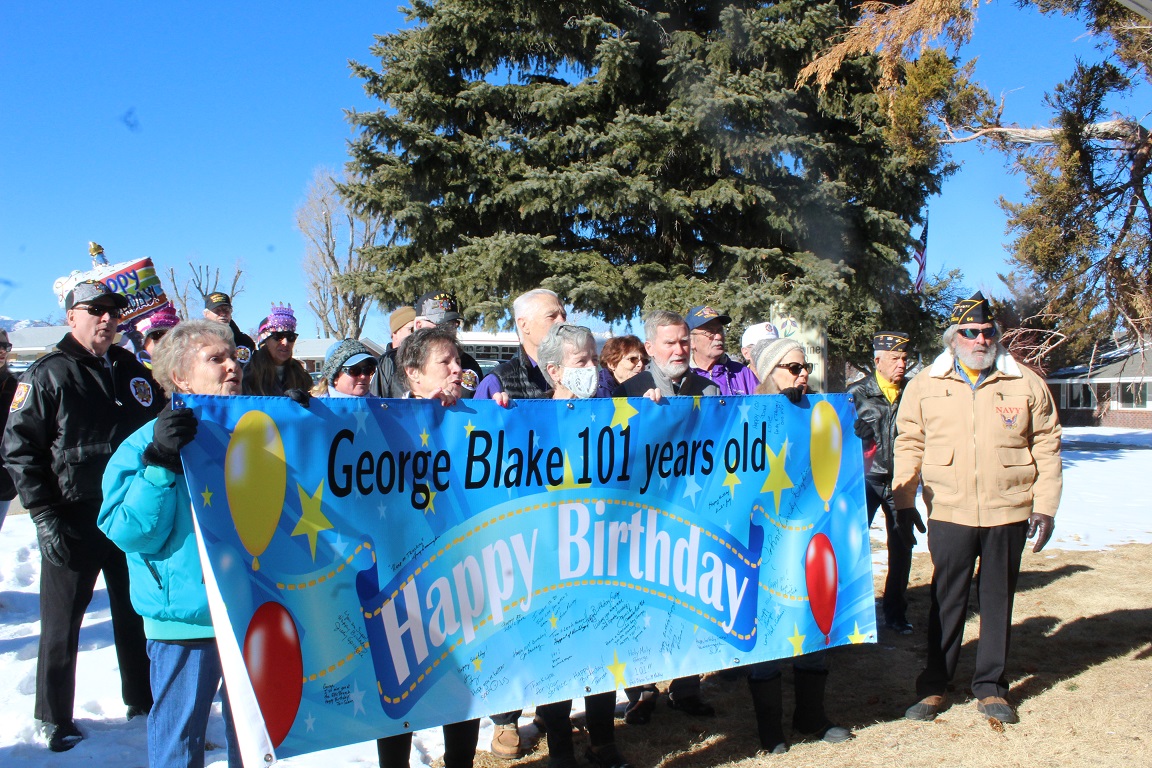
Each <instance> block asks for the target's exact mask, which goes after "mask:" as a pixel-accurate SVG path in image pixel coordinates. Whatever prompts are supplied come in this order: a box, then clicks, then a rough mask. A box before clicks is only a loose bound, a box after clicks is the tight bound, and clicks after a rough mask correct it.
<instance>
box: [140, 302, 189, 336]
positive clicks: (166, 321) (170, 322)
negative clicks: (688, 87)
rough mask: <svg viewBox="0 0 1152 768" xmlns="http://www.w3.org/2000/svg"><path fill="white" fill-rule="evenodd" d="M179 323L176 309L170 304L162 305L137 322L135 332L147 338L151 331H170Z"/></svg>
mask: <svg viewBox="0 0 1152 768" xmlns="http://www.w3.org/2000/svg"><path fill="white" fill-rule="evenodd" d="M179 322H180V316H179V315H177V314H176V307H174V306H172V305H171V304H163V305H161V306H160V308H159V309H157V310H156V311H155V312H153V313H151V314H150V315H148V316H147V317H145V318H144V319H142V320H138V321H137V322H136V330H137V331H138V332H139V333H140V335H141V336H144V337H147V336H148V334H150V333H152V332H153V331H167V330H171V329H172V328H175V327H176V325H177V323H179Z"/></svg>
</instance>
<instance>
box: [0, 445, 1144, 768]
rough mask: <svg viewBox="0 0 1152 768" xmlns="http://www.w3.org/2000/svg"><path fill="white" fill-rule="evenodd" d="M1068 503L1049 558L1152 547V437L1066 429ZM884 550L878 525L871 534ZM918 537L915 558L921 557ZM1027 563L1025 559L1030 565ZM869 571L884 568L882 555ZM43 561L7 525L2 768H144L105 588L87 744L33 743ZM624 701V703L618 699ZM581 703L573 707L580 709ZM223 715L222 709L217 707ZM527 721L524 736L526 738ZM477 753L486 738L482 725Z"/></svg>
mask: <svg viewBox="0 0 1152 768" xmlns="http://www.w3.org/2000/svg"><path fill="white" fill-rule="evenodd" d="M1064 434H1065V441H1064V495H1063V498H1062V500H1061V504H1060V512H1059V514H1058V515H1057V518H1056V533H1055V535H1054V536H1053V538H1052V542H1051V543H1050V544H1049V545H1048V546H1049V547H1050V548H1062V549H1105V548H1108V547H1112V546H1115V545H1119V544H1126V543H1130V542H1143V543H1147V542H1152V515H1149V514H1148V511H1147V510H1148V503H1147V501H1146V498H1147V495H1146V491H1145V487H1144V485H1143V483H1144V482H1145V481H1146V479H1147V478H1149V477H1152V431H1150V430H1131V429H1128V430H1125V429H1116V428H1070V429H1066V430H1065V431H1064ZM871 535H872V537H873V538H874V539H879V540H881V541H882V540H883V537H884V531H883V518H882V516H881V517H879V518H878V519H877V520H876V521H875V523H874V525H873V528H872V531H871ZM923 538H924V537H922V536H921V537H920V539H921V542H920V544H918V545H917V551H926V547H925V543H924V541H923ZM1028 556H1031V555H1030V553H1029V554H1027V555H1026V558H1027V557H1028ZM875 562H876V564H877V566H878V567H883V565H884V562H885V555H884V550H883V548H882V547H881V548H880V549H879V550H877V552H876V557H875ZM39 577H40V553H39V551H38V549H37V545H36V532H35V528H34V526H33V525H32V522H31V521H30V520H29V519H28V516H27V515H15V516H11V517H9V518H8V520H7V521H6V522H5V523H4V528H3V530H0V680H3V681H4V684H3V685H0V766H9V765H11V766H17V765H18V766H22V767H23V768H56V767H57V766H74V765H102V766H122V767H123V768H135V767H137V766H138V767H139V768H144V767H145V766H146V765H147V762H148V758H147V752H146V744H147V730H146V724H145V722H143V718H138V719H136V720H133V721H132V722H130V723H129V722H127V721H126V720H125V718H124V705H123V703H122V701H121V699H120V695H119V690H120V679H119V675H118V674H117V671H116V656H115V652H114V649H113V646H112V624H111V619H110V618H109V613H108V601H107V598H106V596H105V594H104V591H103V584H102V583H101V584H99V585H97V593H96V597H95V598H94V599H93V601H92V605H91V607H90V609H89V613H88V614H87V616H86V617H85V621H84V628H83V630H82V631H81V633H80V663H79V669H78V672H77V683H76V710H75V712H76V715H75V716H76V722H77V724H78V725H79V727H80V729H81V730H82V731H84V733H85V734H87V738H86V739H85V740H84V741H83V742H81V743H80V744H79V745H78V746H77V747H76V748H75V749H73V750H72V751H71V752H66V753H63V754H59V755H57V754H53V753H52V752H49V751H48V750H47V748H46V747H45V746H44V743H43V741H42V740H40V739H39V738H38V737H37V735H36V727H35V726H36V722H35V720H34V719H33V718H32V707H33V693H34V692H35V688H36V643H37V637H38V635H39V631H40V624H39V620H40V608H39V596H38V591H37V590H38V584H39ZM622 696H623V694H622V693H621V698H622ZM580 704H581V702H576V709H577V710H579V709H580ZM217 706H219V705H217ZM530 722H531V721H530V719H528V718H523V719H522V720H521V724H522V725H526V726H527V728H525V729H524V730H525V731H526V732H527V733H531V732H532V727H531V725H529V723H530ZM482 724H483V727H482V730H481V733H480V748H481V749H486V748H487V746H488V744H489V742H490V741H491V738H492V723H491V722H490V721H489V720H487V719H485V720H483V721H482ZM208 735H209V740H210V741H211V742H214V743H216V744H223V741H224V728H223V721H222V720H221V719H220V717H219V712H217V713H216V715H215V716H214V717H213V721H212V724H211V726H210V728H209V734H208ZM442 753H443V742H442V739H441V735H440V730H439V729H433V730H431V731H425V732H421V733H419V734H417V736H416V740H415V746H414V749H413V754H412V763H413V766H415V767H416V768H419V766H421V765H427V764H430V763H431V762H432V761H433V760H434V759H436V758H438V757H439V756H440V755H441V754H442ZM226 764H227V763H226V760H225V759H224V753H223V749H222V748H221V749H217V750H215V751H212V752H210V753H209V756H208V765H210V766H215V767H216V768H223V766H225V765H226ZM376 764H377V759H376V745H375V742H373V741H367V742H365V743H363V744H355V745H351V746H347V747H341V748H339V749H334V750H328V751H326V752H319V753H314V754H311V755H305V756H301V757H296V758H290V759H287V760H284V761H282V762H281V765H284V766H286V767H288V766H334V765H373V766H374V765H376Z"/></svg>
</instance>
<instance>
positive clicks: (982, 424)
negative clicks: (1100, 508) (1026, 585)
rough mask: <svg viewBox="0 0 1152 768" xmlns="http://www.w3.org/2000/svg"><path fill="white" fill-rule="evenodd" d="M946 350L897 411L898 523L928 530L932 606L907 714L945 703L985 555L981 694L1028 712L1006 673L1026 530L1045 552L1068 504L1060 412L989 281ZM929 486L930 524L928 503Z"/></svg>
mask: <svg viewBox="0 0 1152 768" xmlns="http://www.w3.org/2000/svg"><path fill="white" fill-rule="evenodd" d="M950 323H951V325H950V326H949V328H948V330H946V331H945V332H944V346H945V351H944V352H943V353H941V355H940V356H939V357H937V358H936V360H935V361H934V362H933V363H932V366H931V367H930V368H929V369H928V370H925V371H922V372H921V373H920V374H919V375H918V376H916V378H914V379H913V380H912V382H911V383H910V384H909V385H908V387H907V388H906V389H905V391H904V396H903V398H902V402H901V404H900V410H899V413H898V414H897V417H896V428H897V433H898V435H897V437H896V449H895V457H894V469H893V477H892V493H893V497H894V501H895V506H896V509H897V512H896V516H897V527H898V529H899V531H900V534H901V535H902V536H904V537H906V538H907V540H908V541H909V543H913V542H915V534H914V533H913V532H912V528H913V526H915V527H916V528H917V529H919V530H920V532H921V533H925V532H926V533H927V534H928V550H929V552H930V553H931V555H932V608H931V612H930V613H929V616H928V661H927V664H926V666H925V668H924V671H923V672H922V673H921V674H920V676H919V678H917V680H916V693H917V695H918V696H919V697H920V701H919V702H917V703H916V704H914V705H912V706H911V707H910V708H909V709H908V711H907V712H906V713H905V717H907V718H908V719H910V720H932V719H933V718H935V717H936V715H937V713H939V712H940V710H941V709H943V708H944V706H945V698H944V696H945V692H946V690H947V685H948V683H949V682H950V681H951V679H952V676H953V675H954V674H955V672H956V664H957V662H958V661H959V658H960V648H961V645H962V644H963V642H964V636H963V635H964V620H965V618H966V615H967V612H968V590H969V586H970V585H971V583H972V574H973V570H974V568H975V564H976V560H977V558H979V559H980V579H979V600H980V640H979V643H978V645H977V651H976V671H975V674H974V675H973V678H972V693H973V695H974V696H975V697H976V699H977V705H976V706H977V709H978V710H979V711H980V713H981V714H983V715H985V716H987V717H992V718H996V719H997V720H1000V721H1001V722H1004V723H1015V722H1017V717H1016V712H1015V711H1014V710H1013V708H1012V706H1011V705H1010V704H1009V703H1008V701H1007V699H1006V697H1007V694H1008V680H1007V677H1006V675H1005V667H1006V665H1007V657H1008V645H1009V639H1010V636H1011V632H1012V601H1013V598H1014V596H1015V593H1016V580H1017V577H1018V576H1019V574H1020V559H1021V556H1022V554H1023V551H1024V544H1025V540H1026V538H1032V537H1033V536H1035V537H1036V544H1035V546H1034V547H1033V548H1032V551H1033V552H1039V551H1040V550H1041V549H1043V548H1044V545H1045V544H1047V543H1048V539H1049V538H1050V537H1051V536H1052V528H1053V517H1054V516H1055V514H1056V507H1057V506H1058V505H1059V503H1060V490H1061V482H1062V481H1061V464H1060V422H1059V420H1058V418H1057V415H1056V405H1055V403H1054V402H1053V400H1052V396H1051V394H1050V393H1049V391H1048V387H1047V386H1045V384H1044V381H1043V379H1041V378H1040V377H1039V376H1037V375H1036V374H1034V373H1033V372H1032V371H1030V370H1028V369H1026V368H1023V367H1022V366H1020V365H1019V364H1018V363H1017V362H1016V361H1015V360H1014V359H1013V358H1012V356H1011V355H1010V354H1009V353H1008V351H1007V350H1006V349H1004V348H1003V347H1002V346H1001V345H1000V344H999V343H998V342H997V336H998V335H999V329H998V328H997V326H996V324H995V318H994V317H993V315H992V310H991V307H990V306H989V304H988V302H987V301H986V300H985V299H984V296H983V295H982V294H981V293H979V292H977V293H976V294H975V295H974V296H972V298H970V299H965V300H963V301H960V302H958V303H957V304H956V306H955V307H954V308H953V309H952V317H951V318H950ZM921 484H922V485H923V486H924V492H923V498H924V505H925V507H927V509H928V528H927V529H925V527H924V522H923V520H922V519H921V517H920V513H919V512H917V511H916V507H915V502H916V489H917V487H918V486H920V485H921Z"/></svg>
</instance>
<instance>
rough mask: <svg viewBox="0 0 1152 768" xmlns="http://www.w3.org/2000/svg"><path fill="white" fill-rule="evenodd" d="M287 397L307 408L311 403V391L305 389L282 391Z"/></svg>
mask: <svg viewBox="0 0 1152 768" xmlns="http://www.w3.org/2000/svg"><path fill="white" fill-rule="evenodd" d="M284 394H285V395H287V396H288V398H289V399H290V400H291V401H292V402H294V403H299V404H300V405H302V406H304V407H305V408H307V407H308V406H309V405H311V404H312V393H311V392H309V391H308V390H306V389H289V390H286V391H285V392H284Z"/></svg>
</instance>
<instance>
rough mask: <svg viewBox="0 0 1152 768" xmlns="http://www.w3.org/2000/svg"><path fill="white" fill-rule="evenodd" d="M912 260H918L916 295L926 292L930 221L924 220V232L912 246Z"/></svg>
mask: <svg viewBox="0 0 1152 768" xmlns="http://www.w3.org/2000/svg"><path fill="white" fill-rule="evenodd" d="M912 258H913V259H915V260H916V267H917V269H916V286H915V288H916V293H922V292H923V291H924V278H925V277H927V276H928V219H924V231H923V232H921V233H920V239H919V240H917V241H916V244H915V245H914V246H912Z"/></svg>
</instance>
